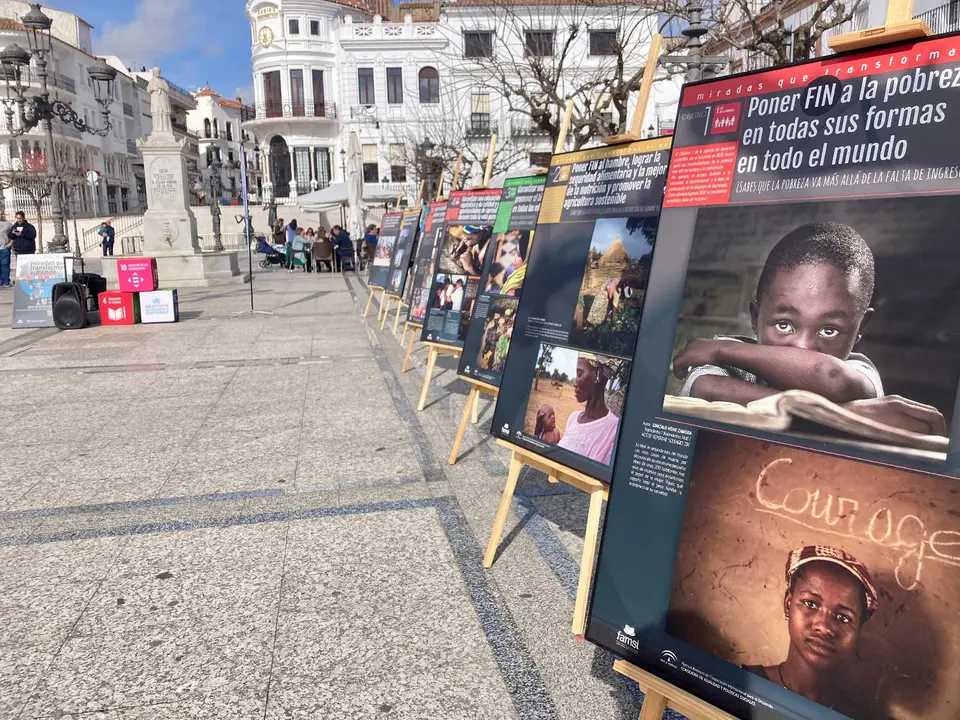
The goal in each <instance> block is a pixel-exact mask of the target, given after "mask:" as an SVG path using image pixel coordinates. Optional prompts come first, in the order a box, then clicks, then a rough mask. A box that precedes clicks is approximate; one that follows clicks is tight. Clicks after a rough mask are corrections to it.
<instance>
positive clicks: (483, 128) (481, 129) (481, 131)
mask: <svg viewBox="0 0 960 720" xmlns="http://www.w3.org/2000/svg"><path fill="white" fill-rule="evenodd" d="M495 132H497V123H495V122H490V121H489V120H488V121H478V120H468V121H467V127H466V128H465V129H464V134H465V135H466V136H467V137H490V136H491V135H493V134H494V133H495Z"/></svg>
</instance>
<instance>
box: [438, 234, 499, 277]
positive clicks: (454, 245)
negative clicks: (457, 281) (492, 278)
mask: <svg viewBox="0 0 960 720" xmlns="http://www.w3.org/2000/svg"><path fill="white" fill-rule="evenodd" d="M492 229H493V228H492V227H490V226H481V225H453V226H450V227H447V228H446V231H445V233H444V239H443V245H442V247H441V248H440V260H439V261H440V272H442V273H447V274H451V275H471V276H478V275H480V271H481V270H482V269H483V260H484V257H486V252H487V246H488V245H489V244H490V236H491V235H492Z"/></svg>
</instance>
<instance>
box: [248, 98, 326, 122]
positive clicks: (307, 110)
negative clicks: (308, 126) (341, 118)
mask: <svg viewBox="0 0 960 720" xmlns="http://www.w3.org/2000/svg"><path fill="white" fill-rule="evenodd" d="M293 117H313V118H331V119H334V118H336V117H337V106H336V105H335V104H332V103H326V104H324V103H271V102H267V103H257V107H256V119H257V120H266V119H269V118H293Z"/></svg>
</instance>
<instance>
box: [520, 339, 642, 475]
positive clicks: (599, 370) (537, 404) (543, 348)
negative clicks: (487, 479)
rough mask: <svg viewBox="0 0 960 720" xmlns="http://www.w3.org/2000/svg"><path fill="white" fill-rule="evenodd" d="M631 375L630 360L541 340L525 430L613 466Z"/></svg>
mask: <svg viewBox="0 0 960 720" xmlns="http://www.w3.org/2000/svg"><path fill="white" fill-rule="evenodd" d="M629 376H630V362H629V361H627V360H622V359H620V358H614V357H609V356H606V355H598V354H595V353H590V352H583V351H579V350H574V349H572V348H566V347H560V346H558V345H547V344H544V343H541V344H540V350H539V354H538V357H537V370H536V374H535V376H534V380H533V385H532V386H531V388H530V395H529V398H528V400H527V410H526V413H525V416H524V423H523V430H524V432H525V433H527V434H528V435H531V436H533V437H536V438H537V439H539V440H542V441H543V442H549V443H551V444H554V445H557V447H561V448H564V449H565V450H568V451H570V452H572V453H576V454H577V455H582V456H583V457H586V458H588V459H590V460H594V461H596V462H598V463H602V464H604V465H609V464H610V463H611V460H612V458H613V449H614V445H615V444H616V441H617V432H618V430H619V428H620V413H621V411H622V408H623V399H624V393H625V392H626V387H627V381H628V380H629Z"/></svg>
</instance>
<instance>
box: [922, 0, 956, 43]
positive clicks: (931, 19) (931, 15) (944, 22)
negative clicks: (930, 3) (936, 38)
mask: <svg viewBox="0 0 960 720" xmlns="http://www.w3.org/2000/svg"><path fill="white" fill-rule="evenodd" d="M914 17H915V18H916V19H917V20H924V21H926V23H927V25H929V26H930V29H931V30H933V32H934V34H936V35H939V34H940V33H946V32H953V31H954V30H958V29H960V3H955V2H954V3H947V4H946V5H941V6H940V7H935V8H933V9H932V10H927V11H926V12H922V13H918V14H917V15H915V16H914Z"/></svg>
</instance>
